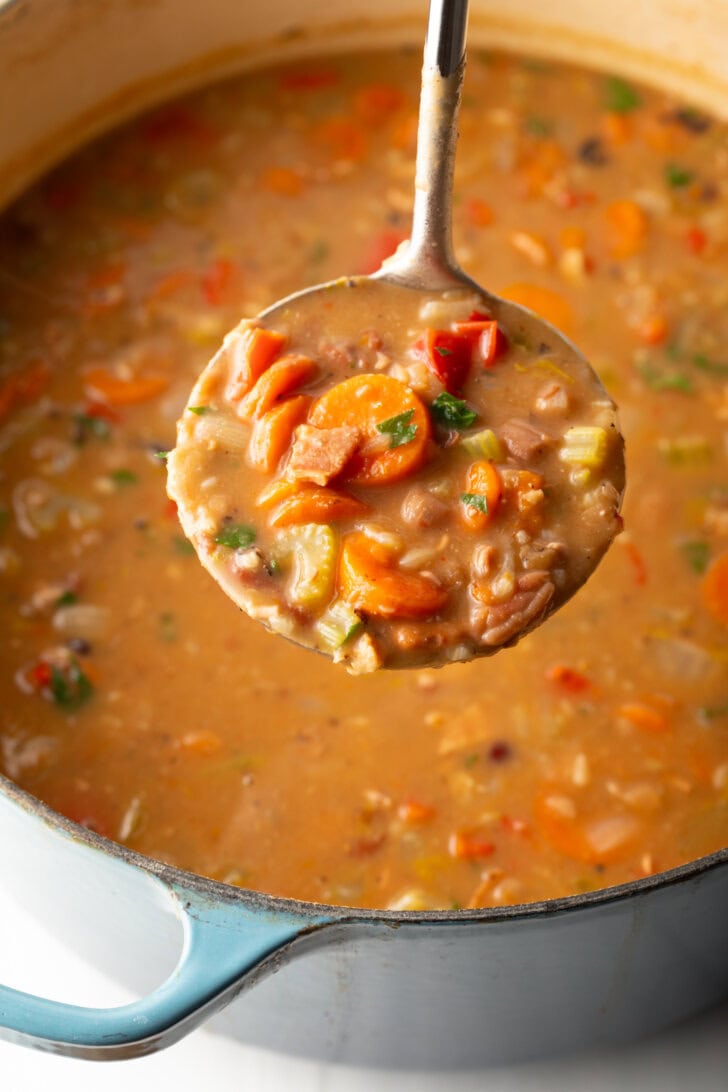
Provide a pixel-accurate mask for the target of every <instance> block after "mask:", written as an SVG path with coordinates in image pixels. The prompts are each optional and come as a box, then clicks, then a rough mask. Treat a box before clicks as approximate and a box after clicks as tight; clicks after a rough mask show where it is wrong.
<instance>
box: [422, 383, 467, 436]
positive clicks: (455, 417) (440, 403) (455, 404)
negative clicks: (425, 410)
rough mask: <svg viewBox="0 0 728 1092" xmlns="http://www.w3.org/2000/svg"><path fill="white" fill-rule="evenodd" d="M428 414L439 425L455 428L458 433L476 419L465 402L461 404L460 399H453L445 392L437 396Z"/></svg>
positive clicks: (452, 396)
mask: <svg viewBox="0 0 728 1092" xmlns="http://www.w3.org/2000/svg"><path fill="white" fill-rule="evenodd" d="M430 413H431V414H432V416H433V417H434V418H435V420H436V421H437V423H438V424H439V425H444V426H445V427H446V428H455V429H458V431H460V432H462V430H463V429H466V428H470V426H471V425H472V424H474V423H475V421H476V420H477V419H478V415H477V413H476V412H475V411H474V410H471V409H470V407H469V406H468V403H467V402H463V400H462V399H461V398H455V396H454V395H452V394H448V392H447V391H443V392H442V394H438V396H437V398H436V399H435V401H434V402H433V403H432V405H431V406H430Z"/></svg>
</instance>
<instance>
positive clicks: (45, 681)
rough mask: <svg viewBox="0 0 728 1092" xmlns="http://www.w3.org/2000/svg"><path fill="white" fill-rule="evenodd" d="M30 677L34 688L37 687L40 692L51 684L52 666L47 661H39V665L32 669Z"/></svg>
mask: <svg viewBox="0 0 728 1092" xmlns="http://www.w3.org/2000/svg"><path fill="white" fill-rule="evenodd" d="M29 675H30V681H31V682H32V684H33V686H36V687H37V688H38V689H39V690H41V689H42V688H43V687H44V686H50V684H51V678H52V673H51V669H50V665H49V664H47V663H46V662H45V660H38V663H37V664H34V665H33V667H31V669H30V671H29Z"/></svg>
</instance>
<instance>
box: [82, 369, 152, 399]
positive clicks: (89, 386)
mask: <svg viewBox="0 0 728 1092" xmlns="http://www.w3.org/2000/svg"><path fill="white" fill-rule="evenodd" d="M168 386H169V376H167V375H161V374H157V375H133V376H130V377H129V378H128V379H127V378H124V377H122V376H119V375H116V374H115V373H114V372H112V371H109V369H108V368H103V367H98V368H88V369H87V370H86V371H85V372H84V373H83V388H84V391H85V393H86V396H87V397H88V398H92V399H98V401H100V402H105V403H106V404H107V405H109V406H135V405H138V404H139V403H140V402H149V401H150V399H152V398H156V397H157V395H159V394H161V393H162V391H166V389H167V387H168Z"/></svg>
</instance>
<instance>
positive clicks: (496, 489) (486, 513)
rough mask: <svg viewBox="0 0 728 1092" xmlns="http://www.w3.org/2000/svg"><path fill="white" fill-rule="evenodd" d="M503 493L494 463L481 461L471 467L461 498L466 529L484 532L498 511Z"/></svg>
mask: <svg viewBox="0 0 728 1092" xmlns="http://www.w3.org/2000/svg"><path fill="white" fill-rule="evenodd" d="M502 493H503V486H502V484H501V478H500V474H499V473H498V471H497V470H496V468H495V467H494V466H493V464H492V463H490V462H488V460H487V459H479V460H478V462H477V463H473V464H472V465H471V466H469V467H468V470H467V473H466V475H465V490H464V492H463V493H462V495H461V498H460V499H461V501H462V505H463V508H462V518H463V521H464V523H465V525H466V527H469V528H470V530H471V531H482V530H483V528H484V527H487V526H488V524H489V523H490V522H491V520H492V519H493V516H494V515H495V513H496V511H497V509H498V505H499V504H500V499H501V496H502ZM468 498H470V499H468ZM481 498H482V500H481Z"/></svg>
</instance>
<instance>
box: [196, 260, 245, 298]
mask: <svg viewBox="0 0 728 1092" xmlns="http://www.w3.org/2000/svg"><path fill="white" fill-rule="evenodd" d="M200 287H201V288H202V294H203V295H204V297H205V299H206V300H207V302H208V303H209V304H211V305H212V306H213V307H221V306H222V305H223V304H225V303H233V302H234V301H235V297H236V295H238V292H239V288H240V267H239V266H237V265H236V264H235V262H231V261H230V259H229V258H217V259H216V260H215V261H214V262H212V263H211V264H210V265H209V266H208V267H207V269H206V270H205V271H204V273H203V274H202V277H201V279H200Z"/></svg>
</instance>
